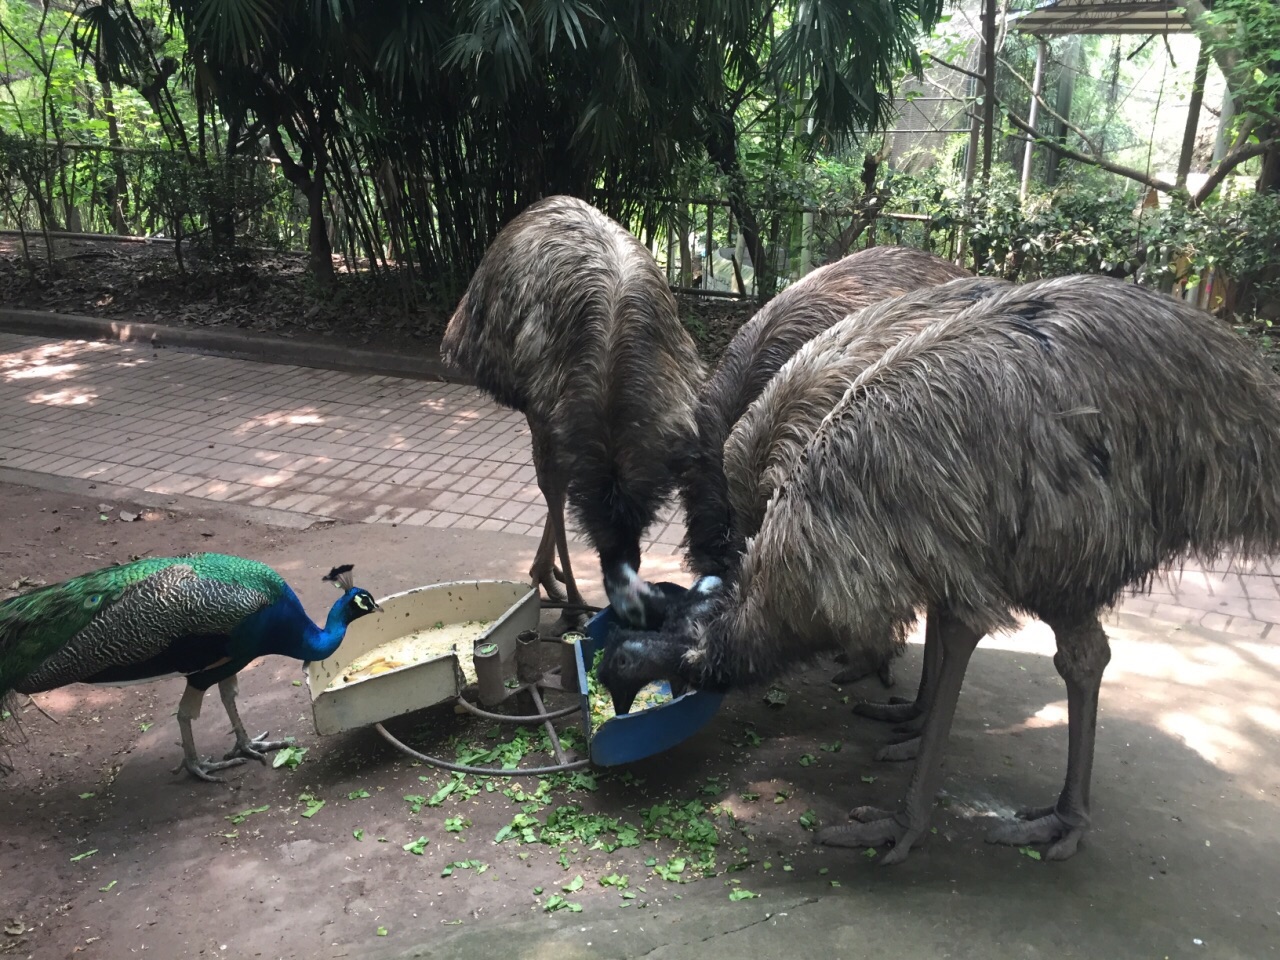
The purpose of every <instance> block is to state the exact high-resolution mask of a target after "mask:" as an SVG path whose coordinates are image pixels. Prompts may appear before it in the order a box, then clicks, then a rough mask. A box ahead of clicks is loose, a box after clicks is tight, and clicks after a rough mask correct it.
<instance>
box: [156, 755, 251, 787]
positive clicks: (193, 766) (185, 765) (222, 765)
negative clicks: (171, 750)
mask: <svg viewBox="0 0 1280 960" xmlns="http://www.w3.org/2000/svg"><path fill="white" fill-rule="evenodd" d="M247 762H248V761H247V760H246V759H245V758H244V757H236V758H235V759H234V760H201V759H200V758H199V757H183V758H182V762H181V763H180V764H178V765H177V766H176V767H174V768H173V772H174V773H177V772H178V771H179V770H184V769H185V770H186V771H187V773H189V774H191V775H192V776H193V777H195V778H196V779H197V780H203V781H205V782H206V783H226V782H227V781H226V779H225V778H224V777H215V776H212V774H213V772H214V771H215V770H225V769H227V767H238V766H240V764H242V763H247Z"/></svg>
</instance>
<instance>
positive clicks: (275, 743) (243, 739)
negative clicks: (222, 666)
mask: <svg viewBox="0 0 1280 960" xmlns="http://www.w3.org/2000/svg"><path fill="white" fill-rule="evenodd" d="M239 692H240V684H239V683H237V682H236V678H235V676H234V675H232V676H230V677H227V679H225V680H223V681H222V682H221V683H219V684H218V693H219V694H221V695H222V705H223V706H224V707H225V708H226V710H227V716H228V717H230V718H231V729H232V730H234V731H235V733H236V745H235V746H234V747H233V748H232V749H231V751H230V752H229V753H228V754H227V755H226V756H224V757H223V758H222V759H223V760H231V759H232V758H234V757H244V758H245V759H248V760H257V761H258V762H259V763H266V762H267V754H268V753H270V752H271V751H272V750H282V749H284V748H285V747H287V746H288V745H289V741H288V740H268V739H267V732H266V731H263V732H262V733H261V734H259V735H258V736H256V737H252V738H250V736H249V734H248V733H246V732H245V729H244V721H242V720H241V719H240V711H239V710H238V709H237V708H236V695H237V694H238V693H239Z"/></svg>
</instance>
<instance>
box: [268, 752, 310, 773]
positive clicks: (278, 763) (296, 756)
mask: <svg viewBox="0 0 1280 960" xmlns="http://www.w3.org/2000/svg"><path fill="white" fill-rule="evenodd" d="M309 750H310V748H309V747H285V748H284V749H283V750H281V751H280V752H279V753H277V754H276V755H275V759H273V760H272V761H271V766H272V767H274V768H276V769H279V768H280V767H288V768H289V769H290V770H297V769H298V764H300V763H302V761H303V758H305V757H306V755H307V752H308V751H309Z"/></svg>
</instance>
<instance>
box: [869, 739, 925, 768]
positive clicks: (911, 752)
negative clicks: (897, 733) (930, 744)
mask: <svg viewBox="0 0 1280 960" xmlns="http://www.w3.org/2000/svg"><path fill="white" fill-rule="evenodd" d="M919 753H920V735H919V734H917V735H916V736H914V737H908V738H907V739H905V740H899V741H898V742H897V743H889V744H885V745H884V746H883V747H881V748H880V749H879V750H877V751H876V759H877V760H879V761H881V762H882V763H896V762H899V761H902V760H914V759H915V758H916V756H917V755H918V754H919Z"/></svg>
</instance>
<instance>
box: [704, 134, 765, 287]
mask: <svg viewBox="0 0 1280 960" xmlns="http://www.w3.org/2000/svg"><path fill="white" fill-rule="evenodd" d="M706 142H707V155H708V156H709V157H710V158H711V162H712V163H714V164H715V165H716V166H717V167H718V168H719V169H720V172H721V173H723V174H724V175H725V177H726V178H727V179H728V181H729V197H728V200H729V209H730V210H731V211H732V212H733V215H734V216H735V217H737V219H738V229H740V230H741V231H742V239H743V242H744V243H746V245H747V252H748V253H750V254H751V266H752V268H753V269H754V270H755V274H756V294H757V295H758V296H760V297H761V298H762V299H768V298H769V297H771V296H773V287H774V282H773V271H772V270H771V269H770V264H769V262H768V258H767V256H766V255H765V249H764V243H763V241H762V240H761V237H760V221H759V220H757V219H756V214H755V211H754V210H752V209H751V204H750V203H749V202H748V201H747V181H746V177H744V176H743V174H742V166H741V164H740V163H739V162H738V131H737V129H736V127H735V126H734V123H733V119H732V118H731V117H727V116H724V115H723V114H722V115H721V116H719V117H714V118H712V123H711V124H710V125H709V128H708V131H707V140H706Z"/></svg>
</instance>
